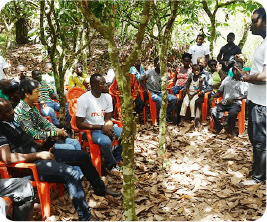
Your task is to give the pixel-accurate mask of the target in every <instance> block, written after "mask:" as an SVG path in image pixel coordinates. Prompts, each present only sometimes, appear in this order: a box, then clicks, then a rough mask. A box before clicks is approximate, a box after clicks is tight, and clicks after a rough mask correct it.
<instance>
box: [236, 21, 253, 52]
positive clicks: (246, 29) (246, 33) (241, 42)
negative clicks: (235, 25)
mask: <svg viewBox="0 0 267 222" xmlns="http://www.w3.org/2000/svg"><path fill="white" fill-rule="evenodd" d="M249 29H250V23H246V24H245V25H244V33H243V36H242V38H241V40H240V42H239V44H238V46H239V48H240V49H241V50H242V49H243V47H244V45H245V43H246V41H247V38H248V33H249Z"/></svg>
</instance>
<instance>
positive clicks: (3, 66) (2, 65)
mask: <svg viewBox="0 0 267 222" xmlns="http://www.w3.org/2000/svg"><path fill="white" fill-rule="evenodd" d="M7 68H8V64H7V63H6V61H5V59H4V58H3V57H2V56H0V79H4V78H6V77H7Z"/></svg>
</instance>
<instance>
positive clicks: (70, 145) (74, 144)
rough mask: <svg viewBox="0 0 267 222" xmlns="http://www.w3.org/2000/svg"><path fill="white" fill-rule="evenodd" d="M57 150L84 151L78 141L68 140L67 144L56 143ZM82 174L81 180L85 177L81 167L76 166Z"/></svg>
mask: <svg viewBox="0 0 267 222" xmlns="http://www.w3.org/2000/svg"><path fill="white" fill-rule="evenodd" d="M55 149H64V150H82V148H81V144H80V142H79V141H78V140H76V139H71V138H66V140H65V143H55ZM74 168H76V169H77V170H78V172H79V174H80V178H82V177H83V173H82V170H81V169H80V167H78V166H75V167H74Z"/></svg>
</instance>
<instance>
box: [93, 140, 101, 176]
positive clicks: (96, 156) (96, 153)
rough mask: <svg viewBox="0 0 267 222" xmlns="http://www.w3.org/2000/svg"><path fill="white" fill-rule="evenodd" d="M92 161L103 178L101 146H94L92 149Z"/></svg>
mask: <svg viewBox="0 0 267 222" xmlns="http://www.w3.org/2000/svg"><path fill="white" fill-rule="evenodd" d="M90 153H91V159H92V163H93V164H94V166H95V168H96V170H97V171H98V173H99V175H100V176H101V153H100V146H99V145H96V144H94V146H93V147H92V148H91V147H90Z"/></svg>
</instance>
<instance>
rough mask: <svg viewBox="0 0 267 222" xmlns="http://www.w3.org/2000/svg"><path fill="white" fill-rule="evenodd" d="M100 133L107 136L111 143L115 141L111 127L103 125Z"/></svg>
mask: <svg viewBox="0 0 267 222" xmlns="http://www.w3.org/2000/svg"><path fill="white" fill-rule="evenodd" d="M102 132H103V133H104V134H105V135H107V136H108V137H109V138H110V139H111V141H114V140H115V133H114V129H113V125H112V126H111V125H104V126H103V127H102Z"/></svg>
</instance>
